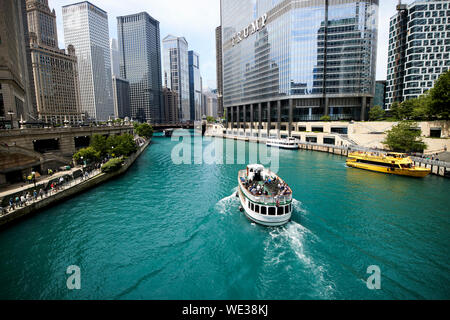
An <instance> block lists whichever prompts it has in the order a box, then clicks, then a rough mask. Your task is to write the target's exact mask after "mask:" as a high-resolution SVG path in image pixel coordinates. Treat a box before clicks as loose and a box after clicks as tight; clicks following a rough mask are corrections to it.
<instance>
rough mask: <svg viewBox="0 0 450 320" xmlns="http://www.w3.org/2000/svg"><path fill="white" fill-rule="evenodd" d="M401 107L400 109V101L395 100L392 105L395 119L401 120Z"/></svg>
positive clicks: (392, 113)
mask: <svg viewBox="0 0 450 320" xmlns="http://www.w3.org/2000/svg"><path fill="white" fill-rule="evenodd" d="M399 109H400V103H399V102H398V101H395V102H393V103H392V105H391V111H390V114H391V116H392V118H393V119H394V120H401V119H400V110H399Z"/></svg>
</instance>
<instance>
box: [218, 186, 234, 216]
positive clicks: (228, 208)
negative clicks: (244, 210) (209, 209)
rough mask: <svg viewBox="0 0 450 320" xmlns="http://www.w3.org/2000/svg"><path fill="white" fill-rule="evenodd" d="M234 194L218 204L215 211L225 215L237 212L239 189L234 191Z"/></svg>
mask: <svg viewBox="0 0 450 320" xmlns="http://www.w3.org/2000/svg"><path fill="white" fill-rule="evenodd" d="M232 192H233V193H232V194H231V195H229V196H228V197H225V198H223V199H221V200H219V202H217V203H216V206H215V209H216V211H217V212H219V213H220V214H223V215H228V214H232V213H235V212H236V209H237V208H238V207H239V203H240V202H239V198H238V197H236V192H237V187H235V188H233V189H232Z"/></svg>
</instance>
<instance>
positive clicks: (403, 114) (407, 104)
mask: <svg viewBox="0 0 450 320" xmlns="http://www.w3.org/2000/svg"><path fill="white" fill-rule="evenodd" d="M416 106H417V99H407V100H405V101H403V102H402V103H400V106H399V109H398V116H399V118H398V119H399V120H409V119H411V116H412V113H413V110H414V108H415V107H416Z"/></svg>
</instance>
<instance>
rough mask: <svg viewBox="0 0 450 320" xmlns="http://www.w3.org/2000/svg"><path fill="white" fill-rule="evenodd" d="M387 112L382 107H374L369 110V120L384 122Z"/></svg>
mask: <svg viewBox="0 0 450 320" xmlns="http://www.w3.org/2000/svg"><path fill="white" fill-rule="evenodd" d="M385 114H386V112H385V111H384V109H383V108H382V107H380V106H373V107H372V108H370V110H369V120H370V121H379V120H383V119H384V117H385Z"/></svg>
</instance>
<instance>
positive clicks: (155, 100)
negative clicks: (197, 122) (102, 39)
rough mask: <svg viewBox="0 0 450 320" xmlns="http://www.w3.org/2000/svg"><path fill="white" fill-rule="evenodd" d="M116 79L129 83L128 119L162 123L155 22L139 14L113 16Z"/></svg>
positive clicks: (157, 32)
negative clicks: (116, 56)
mask: <svg viewBox="0 0 450 320" xmlns="http://www.w3.org/2000/svg"><path fill="white" fill-rule="evenodd" d="M117 34H118V37H119V57H120V58H119V61H120V62H119V65H120V76H121V77H122V78H124V79H127V80H128V81H129V82H130V96H131V116H132V118H133V119H137V120H140V121H151V122H152V123H161V122H162V121H163V120H164V109H163V99H162V81H161V50H160V49H161V46H160V33H159V21H157V20H155V19H153V18H152V17H151V16H150V15H149V14H148V13H146V12H141V13H137V14H132V15H128V16H123V17H117Z"/></svg>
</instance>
